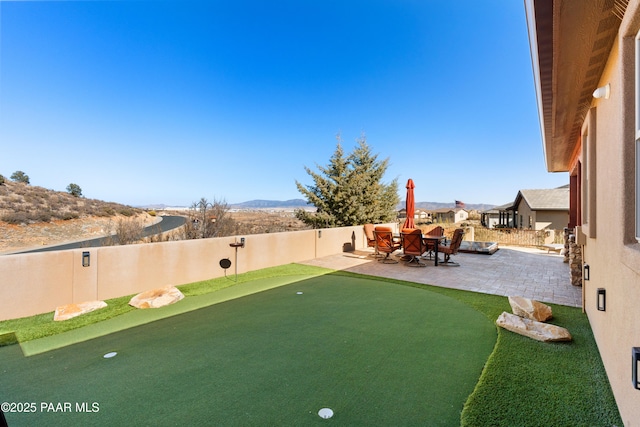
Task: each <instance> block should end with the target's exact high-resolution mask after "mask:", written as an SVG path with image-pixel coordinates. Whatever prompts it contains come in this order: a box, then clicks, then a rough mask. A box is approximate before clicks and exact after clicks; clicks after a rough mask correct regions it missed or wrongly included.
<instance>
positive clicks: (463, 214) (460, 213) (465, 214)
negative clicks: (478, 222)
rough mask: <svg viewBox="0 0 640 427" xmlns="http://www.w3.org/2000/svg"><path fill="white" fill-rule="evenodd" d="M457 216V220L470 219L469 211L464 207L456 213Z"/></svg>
mask: <svg viewBox="0 0 640 427" xmlns="http://www.w3.org/2000/svg"><path fill="white" fill-rule="evenodd" d="M455 218H456V221H455V222H462V221H466V220H467V219H469V213H468V212H467V211H465V210H464V209H460V210H459V211H457V212H456V213H455Z"/></svg>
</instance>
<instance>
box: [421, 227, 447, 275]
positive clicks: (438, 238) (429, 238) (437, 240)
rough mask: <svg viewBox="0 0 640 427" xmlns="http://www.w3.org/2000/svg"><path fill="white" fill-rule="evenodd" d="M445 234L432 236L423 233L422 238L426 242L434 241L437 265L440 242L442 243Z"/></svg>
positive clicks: (436, 263) (436, 264)
mask: <svg viewBox="0 0 640 427" xmlns="http://www.w3.org/2000/svg"><path fill="white" fill-rule="evenodd" d="M444 239H445V236H432V235H429V234H423V235H422V240H424V241H425V242H433V243H434V245H433V246H434V247H435V249H434V257H435V258H434V266H435V267H437V266H438V244H439V243H440V241H441V240H444Z"/></svg>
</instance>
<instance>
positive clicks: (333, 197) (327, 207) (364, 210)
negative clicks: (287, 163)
mask: <svg viewBox="0 0 640 427" xmlns="http://www.w3.org/2000/svg"><path fill="white" fill-rule="evenodd" d="M357 142H358V146H357V147H356V148H355V149H354V151H353V152H352V153H351V154H349V155H348V156H346V157H345V155H344V150H343V149H342V144H341V143H340V140H339V139H338V144H337V147H336V151H335V152H334V154H333V156H332V157H331V159H330V160H329V165H328V166H326V167H322V166H318V169H319V172H314V171H312V170H311V169H309V168H308V167H306V166H305V170H306V172H307V173H308V174H309V175H310V176H311V178H312V179H313V182H314V184H313V185H307V186H304V185H302V184H300V183H299V182H298V181H296V186H297V187H298V191H300V193H302V194H303V195H304V196H305V197H306V199H307V201H308V202H309V203H310V204H312V205H314V206H315V207H316V208H317V211H316V212H307V211H305V210H303V209H298V210H297V211H296V217H297V218H298V219H300V220H301V221H303V222H304V223H305V224H307V225H311V226H312V227H314V228H321V227H343V226H350V225H360V224H366V223H374V224H375V223H381V222H389V221H393V220H394V219H395V217H396V205H397V204H398V202H399V200H400V199H399V197H398V182H397V180H396V179H394V180H393V181H392V182H391V183H389V184H385V183H383V182H382V178H383V177H384V174H385V172H386V170H387V167H388V165H389V159H385V160H382V161H378V156H377V155H374V154H372V153H371V148H370V147H369V146H368V145H367V140H366V138H365V137H364V136H362V137H360V138H359V139H358V140H357Z"/></svg>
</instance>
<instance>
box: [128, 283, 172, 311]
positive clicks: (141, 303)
mask: <svg viewBox="0 0 640 427" xmlns="http://www.w3.org/2000/svg"><path fill="white" fill-rule="evenodd" d="M182 298H184V295H183V294H182V292H180V291H179V290H178V288H176V287H175V286H171V285H167V286H165V287H164V288H159V289H153V290H151V291H146V292H142V293H140V294H138V295H136V296H135V297H133V298H131V300H130V301H129V305H132V306H134V307H136V308H158V307H164V306H165V305H169V304H173V303H175V302H178V301H180V300H181V299H182Z"/></svg>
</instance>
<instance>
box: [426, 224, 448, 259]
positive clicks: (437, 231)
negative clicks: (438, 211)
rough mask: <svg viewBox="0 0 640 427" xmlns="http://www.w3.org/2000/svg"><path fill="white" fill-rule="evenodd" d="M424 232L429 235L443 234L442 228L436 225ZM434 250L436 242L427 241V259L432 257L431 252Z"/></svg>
mask: <svg viewBox="0 0 640 427" xmlns="http://www.w3.org/2000/svg"><path fill="white" fill-rule="evenodd" d="M425 234H427V235H429V236H437V237H440V236H444V228H442V227H440V226H437V227H436V228H434V229H432V230H429V231H428V232H426V233H425ZM435 250H436V244H435V242H429V241H428V242H427V255H428V256H429V259H433V254H434V252H435Z"/></svg>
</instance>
